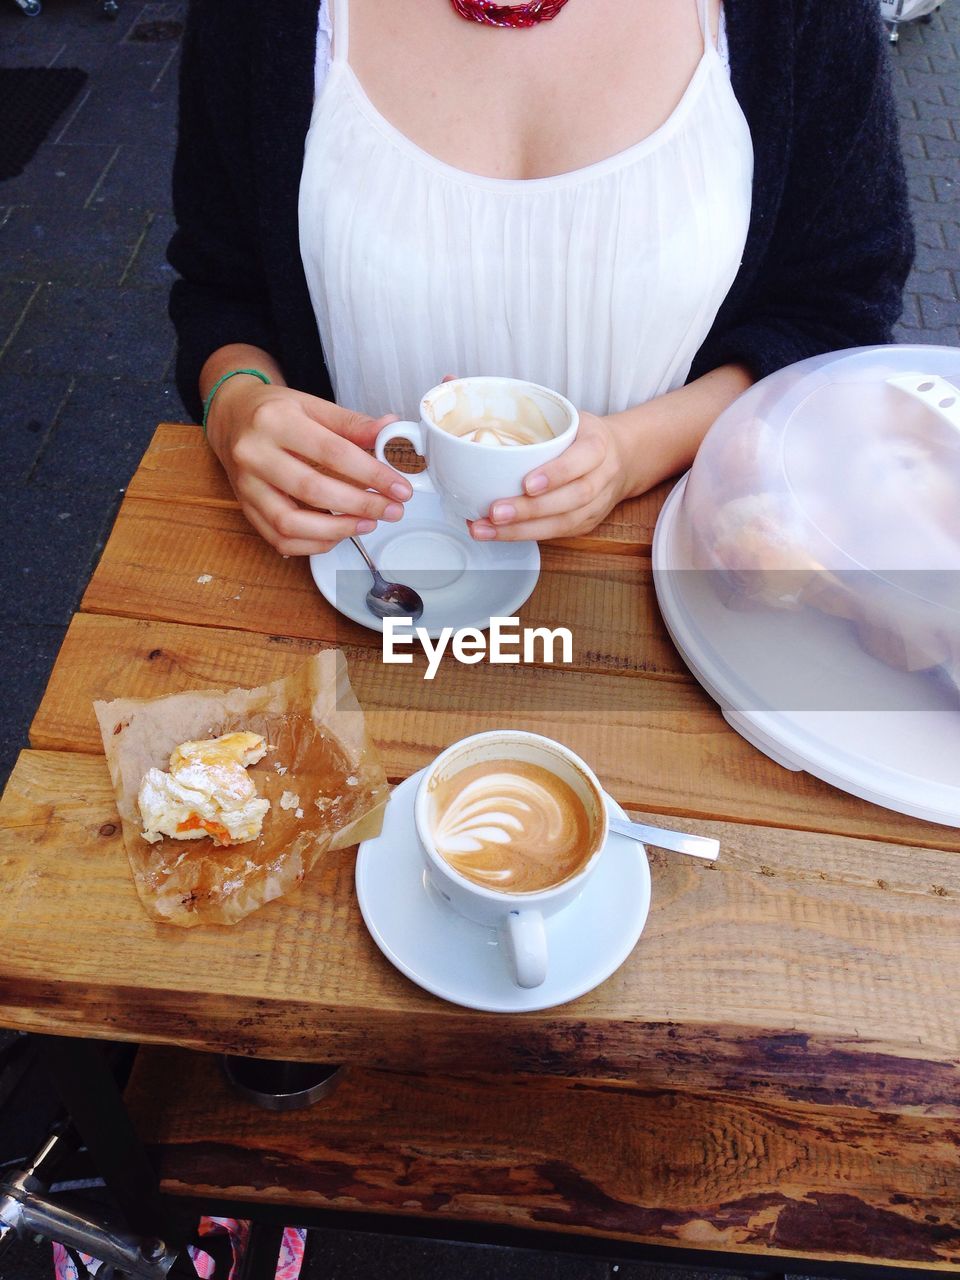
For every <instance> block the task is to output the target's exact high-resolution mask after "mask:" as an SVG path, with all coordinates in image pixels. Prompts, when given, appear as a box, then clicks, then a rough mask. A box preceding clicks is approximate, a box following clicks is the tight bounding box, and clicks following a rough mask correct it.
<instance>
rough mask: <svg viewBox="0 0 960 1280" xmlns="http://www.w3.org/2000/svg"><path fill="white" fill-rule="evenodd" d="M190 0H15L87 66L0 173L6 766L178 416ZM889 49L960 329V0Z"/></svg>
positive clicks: (0, 528) (925, 289) (930, 291)
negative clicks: (175, 214) (180, 180)
mask: <svg viewBox="0 0 960 1280" xmlns="http://www.w3.org/2000/svg"><path fill="white" fill-rule="evenodd" d="M184 7H185V6H184V4H183V3H180V2H179V0H172V2H152V0H151V2H145V0H120V15H119V17H118V19H117V20H116V21H114V22H109V21H107V20H105V19H104V18H103V17H102V15H101V12H100V9H99V6H98V4H97V3H96V0H44V12H43V14H42V15H41V16H40V17H38V18H33V19H30V18H25V17H23V16H22V15H21V13H20V12H19V10H18V9H17V8H16V7H15V5H14V4H13V0H0V65H2V66H79V67H81V68H83V69H84V70H86V71H87V72H88V73H89V80H88V82H87V85H86V87H85V89H84V90H83V91H82V93H81V95H80V96H79V97H78V98H77V99H76V100H75V101H74V103H73V104H72V106H71V107H70V108H69V109H68V111H67V112H66V113H65V115H64V116H63V117H62V118H61V120H60V121H59V122H58V124H57V125H56V126H55V128H54V130H53V132H52V134H51V136H50V137H49V138H48V140H47V141H46V142H45V143H44V145H43V146H42V147H41V149H40V151H39V152H38V154H37V155H36V156H35V158H34V159H33V160H32V161H31V163H30V164H29V165H28V167H27V169H26V170H25V172H24V173H23V175H22V176H20V177H18V178H15V179H12V180H9V181H7V182H3V183H0V461H2V468H0V535H2V538H3V545H4V546H5V547H6V548H7V556H6V559H5V562H4V565H3V569H2V578H0V584H2V606H0V654H2V670H3V697H2V699H0V785H2V782H3V781H4V780H5V779H6V776H7V773H8V772H9V769H10V768H11V767H12V765H13V762H14V760H15V759H16V755H17V752H18V750H19V749H20V748H21V747H22V746H24V745H26V739H27V729H28V727H29V722H30V718H31V716H32V714H33V711H34V710H35V708H36V705H37V703H38V701H39V699H40V696H41V694H42V692H43V688H44V686H45V683H46V680H47V676H48V674H49V671H50V667H51V666H52V663H53V660H54V658H55V657H56V653H57V650H58V648H59V645H60V642H61V639H62V636H63V632H64V630H65V628H66V625H67V622H68V620H69V618H70V615H71V613H72V612H73V611H74V610H75V609H76V607H77V605H78V602H79V599H80V596H81V594H82V591H83V588H84V586H85V584H86V581H87V579H88V577H89V575H90V572H91V570H92V568H93V566H94V564H95V563H96V559H97V557H98V555H99V553H100V550H101V548H102V546H103V543H104V541H105V539H106V536H107V534H108V533H109V529H110V526H111V524H112V521H113V518H114V515H115V513H116V509H117V506H118V504H119V501H120V497H121V495H122V493H123V490H124V487H125V486H126V484H127V482H128V481H129V478H130V476H131V475H132V473H133V471H134V469H135V467H136V464H137V461H138V459H139V458H140V456H141V454H142V453H143V450H144V448H145V447H146V445H147V443H148V441H149V439H150V436H151V435H152V433H153V429H154V426H155V424H156V423H157V422H158V421H161V420H167V421H183V420H184V414H183V411H182V408H181V406H180V404H179V400H178V398H177V394H176V391H175V389H174V387H173V383H172V359H173V333H172V331H171V328H170V325H169V322H168V320H167V317H166V294H167V290H168V288H169V284H170V280H171V274H172V273H171V271H170V269H169V267H167V265H166V262H165V259H164V250H165V246H166V243H167V240H168V239H169V235H170V232H171V229H172V217H171V213H170V197H169V171H170V163H171V158H172V150H173V143H174V137H175V127H176V71H177V53H178V37H179V33H180V24H181V21H182V17H183V12H184ZM890 56H891V60H892V64H893V68H894V79H895V84H896V90H897V98H898V103H899V111H900V117H901V123H902V132H903V144H904V149H905V153H906V157H907V165H908V169H909V173H910V185H911V192H912V202H913V212H914V217H915V220H916V227H917V235H918V253H917V261H916V268H915V270H914V272H913V274H912V276H911V278H910V281H909V285H908V291H907V297H906V301H905V306H904V313H903V317H902V319H901V322H900V325H899V326H898V329H897V335H896V336H897V339H898V341H902V342H927V343H944V344H949V345H952V346H960V0H945V3H944V5H943V7H942V8H941V9H940V10H939V11H938V12H937V13H936V14H934V15H933V18H932V20H931V21H930V22H929V23H927V24H920V23H912V24H909V25H907V26H905V27H903V28H902V34H901V38H900V42H899V45H898V46H897V47H895V48H892V49H891V54H890ZM0 128H2V122H0ZM22 1103H23V1105H22V1107H21V1110H20V1112H19V1114H18V1117H17V1125H16V1128H15V1129H14V1128H13V1127H11V1125H10V1124H9V1123H5V1121H4V1118H3V1117H0V1166H2V1163H3V1161H4V1160H5V1159H12V1158H14V1157H18V1156H20V1155H22V1154H24V1153H25V1150H26V1148H27V1147H29V1146H30V1145H31V1143H32V1141H33V1140H34V1137H35V1136H36V1137H39V1135H40V1134H41V1132H42V1130H43V1129H44V1126H45V1124H46V1123H47V1119H48V1115H47V1110H48V1109H49V1106H50V1101H49V1096H48V1095H47V1094H46V1092H45V1090H44V1087H43V1084H42V1081H32V1082H31V1095H30V1097H29V1098H27V1099H24V1100H22ZM316 1240H317V1243H316V1249H317V1250H318V1251H319V1252H318V1254H317V1256H318V1258H319V1257H321V1256H322V1258H323V1274H324V1275H330V1276H332V1275H334V1274H335V1275H338V1276H343V1277H347V1276H354V1275H360V1274H368V1273H369V1272H371V1271H373V1270H376V1271H378V1272H381V1273H382V1272H384V1271H390V1272H392V1274H393V1275H397V1276H400V1275H404V1276H406V1275H408V1274H409V1275H411V1276H412V1275H417V1276H424V1277H426V1276H433V1275H438V1276H440V1275H449V1274H452V1273H456V1274H459V1275H462V1276H464V1277H468V1276H478V1277H479V1276H487V1275H490V1276H494V1275H495V1276H508V1275H514V1274H516V1275H520V1274H523V1275H524V1276H525V1277H528V1278H535V1277H538V1276H556V1277H558V1278H559V1277H564V1278H566V1277H570V1278H571V1280H574V1278H576V1280H588V1278H589V1280H593V1278H594V1277H596V1280H603V1278H604V1277H608V1276H613V1275H614V1274H616V1275H617V1278H618V1280H632V1278H633V1277H634V1276H640V1275H643V1276H644V1277H645V1278H647V1280H652V1277H653V1276H654V1275H655V1273H656V1271H658V1270H659V1269H646V1268H639V1267H637V1268H634V1267H632V1266H627V1265H624V1266H622V1267H621V1268H620V1270H619V1272H615V1268H614V1264H613V1263H610V1264H607V1263H605V1262H601V1261H597V1262H587V1261H581V1260H578V1259H565V1258H560V1257H557V1256H556V1255H547V1254H536V1255H520V1256H519V1257H517V1256H514V1255H513V1254H512V1253H511V1252H510V1251H502V1250H501V1251H495V1252H491V1251H489V1250H487V1251H484V1250H478V1249H476V1248H474V1249H470V1248H468V1247H463V1246H460V1247H455V1246H442V1245H427V1244H423V1243H422V1242H416V1241H410V1242H405V1243H403V1244H402V1245H385V1244H383V1243H378V1242H376V1241H370V1240H369V1239H368V1238H365V1237H359V1238H357V1237H355V1236H353V1235H352V1234H350V1233H329V1234H328V1233H322V1237H321V1235H318V1236H317V1238H316ZM33 1265H34V1264H33V1263H31V1262H30V1260H29V1258H28V1257H27V1256H26V1255H25V1254H23V1253H18V1255H17V1257H16V1259H15V1260H11V1261H9V1262H6V1263H4V1262H0V1280H14V1278H15V1280H26V1277H27V1276H28V1275H30V1274H34V1272H33V1271H32V1267H33ZM317 1265H318V1267H319V1263H318V1264H317ZM36 1274H46V1272H41V1271H39V1270H38V1271H36ZM315 1274H317V1275H319V1274H320V1271H319V1270H316V1272H315ZM663 1274H666V1273H665V1272H664V1273H663ZM674 1274H676V1273H674ZM681 1274H683V1275H684V1276H685V1277H687V1280H689V1277H691V1276H693V1275H694V1273H681Z"/></svg>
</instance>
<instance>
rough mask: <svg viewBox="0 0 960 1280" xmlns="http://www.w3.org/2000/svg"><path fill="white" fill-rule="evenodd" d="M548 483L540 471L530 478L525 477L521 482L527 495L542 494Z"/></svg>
mask: <svg viewBox="0 0 960 1280" xmlns="http://www.w3.org/2000/svg"><path fill="white" fill-rule="evenodd" d="M548 483H549V481H548V480H547V477H546V476H545V475H544V474H543V472H542V471H538V472H536V473H535V474H534V475H532V476H527V478H526V480H525V481H524V482H523V487H524V488H525V489H526V491H527V493H543V491H544V489H545V488H546V487H547V484H548Z"/></svg>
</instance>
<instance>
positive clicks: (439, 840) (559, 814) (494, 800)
mask: <svg viewBox="0 0 960 1280" xmlns="http://www.w3.org/2000/svg"><path fill="white" fill-rule="evenodd" d="M433 839H434V843H435V845H436V848H437V852H438V853H439V854H440V856H441V857H442V858H443V859H444V861H445V862H447V863H448V864H449V866H451V867H453V869H454V870H455V871H458V872H459V873H460V874H461V875H462V876H465V877H466V878H467V879H468V880H472V881H473V882H474V883H475V884H479V885H484V886H485V887H486V888H490V889H500V890H502V891H504V892H507V893H528V892H534V891H536V890H539V889H546V888H550V887H551V886H553V885H556V884H560V883H562V882H563V881H564V880H568V879H569V878H570V877H571V876H573V875H575V874H576V873H577V872H578V871H579V870H580V869H581V868H582V867H583V866H584V865H585V863H586V862H587V861H588V859H589V858H590V856H591V854H592V852H593V848H592V845H591V824H590V819H589V816H588V814H587V811H586V809H585V808H584V806H583V804H582V803H581V802H580V800H579V799H578V798H577V796H576V795H575V793H574V791H573V789H572V788H571V787H570V786H568V785H567V783H565V782H563V781H562V780H561V779H560V778H558V777H557V776H556V775H555V774H553V773H551V772H550V771H549V770H548V769H544V768H542V767H541V766H540V765H534V764H525V763H523V762H521V761H515V760H493V761H485V762H483V763H482V764H476V765H472V766H470V767H469V768H467V769H464V770H462V771H461V772H460V773H457V774H454V776H453V777H452V778H447V779H444V780H443V781H441V782H439V783H438V784H437V786H436V788H435V790H434V796H433Z"/></svg>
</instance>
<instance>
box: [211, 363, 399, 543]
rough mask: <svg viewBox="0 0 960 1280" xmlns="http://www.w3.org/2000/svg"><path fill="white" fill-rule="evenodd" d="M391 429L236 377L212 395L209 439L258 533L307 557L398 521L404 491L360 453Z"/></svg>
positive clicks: (386, 469) (282, 388)
mask: <svg viewBox="0 0 960 1280" xmlns="http://www.w3.org/2000/svg"><path fill="white" fill-rule="evenodd" d="M391 421H393V418H392V417H390V416H388V417H385V418H379V419H376V420H374V419H373V418H368V417H366V415H364V414H361V413H354V412H352V411H351V410H349V409H343V408H341V407H340V406H339V405H336V404H332V403H330V402H329V401H327V400H321V399H318V398H317V397H316V396H310V395H306V394H304V393H303V392H301V391H294V390H293V389H292V388H291V387H285V386H282V385H277V384H275V383H274V384H270V385H265V384H264V383H262V382H260V381H259V380H258V379H255V378H247V377H243V376H239V375H238V376H237V377H235V378H231V379H230V380H229V381H228V382H225V383H224V384H223V385H222V386H221V387H220V388H219V390H218V391H217V394H216V398H215V400H214V402H213V405H212V406H211V412H210V415H209V418H208V421H207V437H208V439H209V441H210V445H211V447H212V448H213V450H214V452H215V453H216V454H217V456H218V457H219V459H220V461H221V462H222V463H223V466H224V469H225V470H226V473H227V476H228V478H229V480H230V484H231V485H232V486H233V491H234V493H235V494H236V495H237V498H238V499H239V501H240V505H241V507H242V508H243V511H244V514H245V515H246V517H247V519H248V520H249V521H250V523H251V524H252V525H253V527H254V528H255V529H256V530H257V532H258V533H260V534H262V536H263V537H264V538H265V539H266V540H267V542H269V543H270V545H271V546H273V547H275V548H276V549H277V551H279V552H280V553H281V554H282V555H286V556H307V555H314V554H315V553H317V552H323V551H329V550H330V548H331V547H334V546H335V545H336V544H337V543H338V542H340V541H342V540H343V539H344V538H348V537H350V536H351V535H352V534H357V533H369V532H370V531H371V530H372V529H374V528H376V524H377V521H378V520H399V519H400V518H401V517H402V515H403V505H402V504H403V503H404V502H405V501H406V500H407V499H408V498H409V497H410V496H411V494H412V492H413V491H412V489H411V488H410V485H409V484H408V483H407V481H406V480H404V479H403V478H402V476H400V475H398V473H397V472H396V471H394V470H393V469H392V468H391V467H388V466H386V465H385V464H384V463H382V462H378V461H377V460H376V459H375V458H372V457H371V456H370V454H369V453H367V452H366V450H367V449H371V448H372V447H373V444H374V441H375V440H376V438H377V432H378V431H379V430H380V429H381V428H382V427H384V426H385V425H386V424H387V422H391ZM317 467H319V468H321V470H319V471H318V470H317V469H316V468H317ZM370 490H373V492H370ZM332 511H335V512H337V513H338V514H337V515H332V514H330V513H331V512H332Z"/></svg>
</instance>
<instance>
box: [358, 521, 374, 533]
mask: <svg viewBox="0 0 960 1280" xmlns="http://www.w3.org/2000/svg"><path fill="white" fill-rule="evenodd" d="M376 527H377V522H376V520H358V521H357V533H373V531H374V529H375V528H376Z"/></svg>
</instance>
